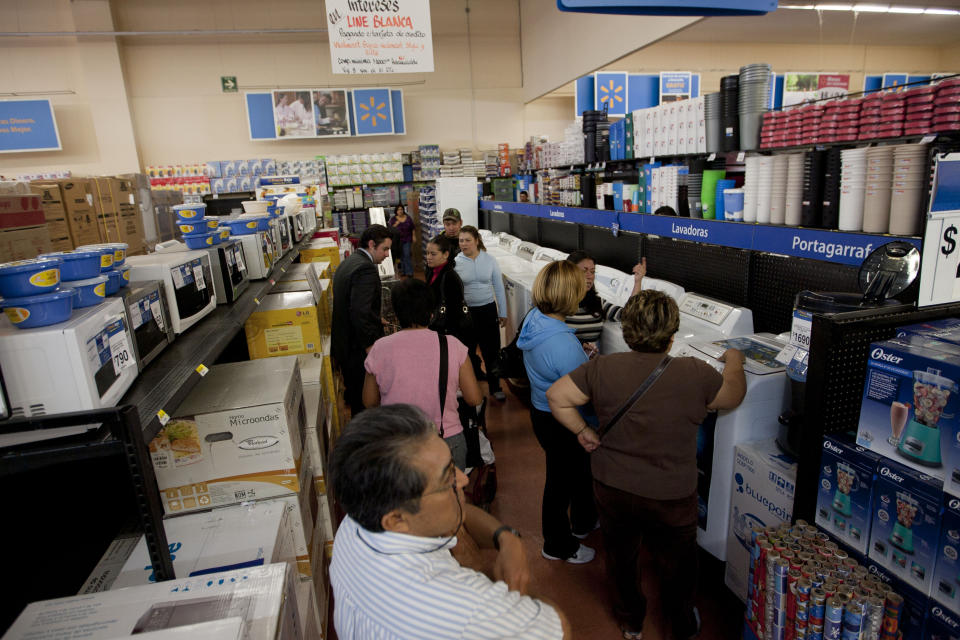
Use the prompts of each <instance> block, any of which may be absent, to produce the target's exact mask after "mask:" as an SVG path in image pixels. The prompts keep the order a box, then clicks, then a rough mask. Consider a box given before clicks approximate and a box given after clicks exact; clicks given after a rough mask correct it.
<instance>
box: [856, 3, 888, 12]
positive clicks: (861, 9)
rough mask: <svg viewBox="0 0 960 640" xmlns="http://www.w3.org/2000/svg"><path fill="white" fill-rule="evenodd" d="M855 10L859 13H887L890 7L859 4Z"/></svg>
mask: <svg viewBox="0 0 960 640" xmlns="http://www.w3.org/2000/svg"><path fill="white" fill-rule="evenodd" d="M853 10H854V11H856V12H858V13H886V12H887V11H889V10H890V5H886V4H858V5H854V7H853Z"/></svg>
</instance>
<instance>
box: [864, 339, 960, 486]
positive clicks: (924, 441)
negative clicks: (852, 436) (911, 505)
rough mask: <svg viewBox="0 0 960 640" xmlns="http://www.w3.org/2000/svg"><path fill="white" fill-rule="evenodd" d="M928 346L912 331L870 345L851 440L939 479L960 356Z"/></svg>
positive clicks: (953, 422) (956, 398)
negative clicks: (909, 334) (854, 436)
mask: <svg viewBox="0 0 960 640" xmlns="http://www.w3.org/2000/svg"><path fill="white" fill-rule="evenodd" d="M929 346H930V341H929V340H925V339H924V338H922V337H917V336H906V337H903V338H896V339H894V340H887V341H884V342H874V343H873V344H871V345H870V351H869V355H868V359H867V377H866V382H865V384H864V390H863V399H862V400H861V403H860V423H859V428H858V430H857V444H859V445H860V446H862V447H866V448H867V449H870V450H871V451H875V452H876V453H879V454H880V455H882V456H885V457H887V458H891V459H893V460H896V461H897V462H899V463H902V464H905V465H907V466H909V467H912V468H914V469H916V470H919V471H921V472H923V473H925V474H928V475H931V476H933V477H935V478H937V479H938V480H944V475H945V469H944V455H945V454H946V455H949V452H950V451H951V449H952V447H951V444H952V438H953V436H954V435H955V434H956V433H957V431H958V428H960V414H958V409H960V393H958V388H957V381H958V380H960V355H957V354H955V353H949V352H947V351H946V350H943V349H937V350H934V349H931V348H929ZM944 347H945V348H946V347H949V345H946V344H945V343H944ZM948 462H949V461H948ZM958 462H960V461H958ZM958 466H960V464H958ZM948 470H949V469H948ZM958 474H960V471H958ZM947 475H949V474H947ZM956 486H957V487H960V482H958V483H957V485H956ZM946 488H947V490H948V491H949V490H950V488H951V487H950V483H949V482H948V483H947V487H946Z"/></svg>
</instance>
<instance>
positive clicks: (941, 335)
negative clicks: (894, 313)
mask: <svg viewBox="0 0 960 640" xmlns="http://www.w3.org/2000/svg"><path fill="white" fill-rule="evenodd" d="M907 336H924V337H928V338H933V339H935V340H941V341H943V342H949V343H952V344H957V345H960V318H942V319H940V320H928V321H926V322H920V323H917V324H908V325H906V326H903V327H897V337H898V338H904V337H907Z"/></svg>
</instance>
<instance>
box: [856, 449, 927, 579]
mask: <svg viewBox="0 0 960 640" xmlns="http://www.w3.org/2000/svg"><path fill="white" fill-rule="evenodd" d="M942 494H943V483H942V482H941V481H940V480H937V479H936V478H933V477H931V476H929V475H926V474H925V473H922V472H920V471H917V470H916V469H913V468H912V467H908V466H906V465H902V464H899V463H897V462H894V461H893V460H888V459H884V460H880V462H879V465H878V468H877V480H876V486H875V488H874V491H873V523H872V524H871V529H870V549H869V557H870V559H871V560H873V561H874V562H876V563H877V564H879V565H880V566H882V567H884V568H885V569H886V570H887V571H889V572H890V573H892V574H893V575H895V576H896V577H897V578H899V579H900V580H902V581H903V582H905V583H907V584H908V585H910V586H911V587H913V588H914V589H916V590H917V591H919V592H920V593H922V594H925V595H927V596H929V595H930V592H931V586H932V585H933V572H934V569H935V565H936V559H937V547H938V545H939V544H940V519H941V516H942V513H943V500H942Z"/></svg>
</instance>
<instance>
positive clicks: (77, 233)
mask: <svg viewBox="0 0 960 640" xmlns="http://www.w3.org/2000/svg"><path fill="white" fill-rule="evenodd" d="M58 182H59V184H60V192H61V193H62V194H63V207H64V209H66V212H67V226H69V227H70V237H71V238H72V239H73V243H74V246H77V247H79V246H83V245H85V244H96V243H97V242H100V233H99V231H98V230H97V212H96V209H95V208H94V206H93V193H91V191H90V181H89V180H73V179H71V180H60V181H58Z"/></svg>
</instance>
